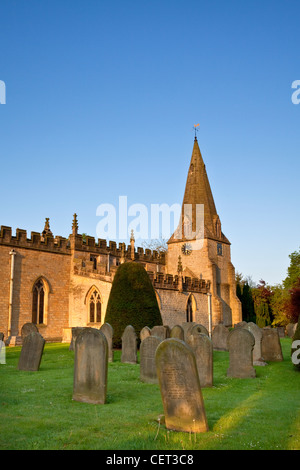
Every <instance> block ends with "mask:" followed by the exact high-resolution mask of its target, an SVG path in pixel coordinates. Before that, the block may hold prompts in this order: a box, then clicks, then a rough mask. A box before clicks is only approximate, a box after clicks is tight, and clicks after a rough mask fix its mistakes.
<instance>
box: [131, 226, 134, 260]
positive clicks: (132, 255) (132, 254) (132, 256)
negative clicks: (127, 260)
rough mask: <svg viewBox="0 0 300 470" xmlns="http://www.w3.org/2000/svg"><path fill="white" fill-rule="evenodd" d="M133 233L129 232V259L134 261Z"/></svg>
mask: <svg viewBox="0 0 300 470" xmlns="http://www.w3.org/2000/svg"><path fill="white" fill-rule="evenodd" d="M134 242H135V239H134V232H133V230H131V236H130V246H131V259H132V260H134Z"/></svg>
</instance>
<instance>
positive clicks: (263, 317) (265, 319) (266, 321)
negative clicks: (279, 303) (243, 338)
mask: <svg viewBox="0 0 300 470" xmlns="http://www.w3.org/2000/svg"><path fill="white" fill-rule="evenodd" d="M270 323H271V319H270V313H269V306H268V304H267V302H261V303H260V304H259V305H258V307H257V309H256V324H257V326H259V327H260V328H264V327H265V326H268V325H270Z"/></svg>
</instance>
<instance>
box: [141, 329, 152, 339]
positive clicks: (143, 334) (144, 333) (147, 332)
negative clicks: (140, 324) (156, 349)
mask: <svg viewBox="0 0 300 470" xmlns="http://www.w3.org/2000/svg"><path fill="white" fill-rule="evenodd" d="M148 336H151V330H150V328H149V326H144V328H142V329H141V331H140V340H141V341H144V339H145V338H148Z"/></svg>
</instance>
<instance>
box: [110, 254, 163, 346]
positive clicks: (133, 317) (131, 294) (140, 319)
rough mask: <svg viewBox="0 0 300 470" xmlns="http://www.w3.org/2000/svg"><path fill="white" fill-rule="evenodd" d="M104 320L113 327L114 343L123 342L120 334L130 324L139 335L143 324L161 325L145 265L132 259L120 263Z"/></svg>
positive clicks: (149, 325)
mask: <svg viewBox="0 0 300 470" xmlns="http://www.w3.org/2000/svg"><path fill="white" fill-rule="evenodd" d="M105 322H106V323H110V324H111V326H112V327H113V329H114V337H113V342H114V347H115V348H119V347H121V345H122V340H121V338H122V334H123V332H124V330H125V328H126V326H127V325H132V326H133V327H134V329H135V331H136V334H137V336H138V338H139V334H140V331H141V329H142V328H144V326H148V327H149V328H152V327H153V326H155V325H162V318H161V314H160V310H159V306H158V303H157V300H156V295H155V291H154V288H153V285H152V283H151V280H150V279H149V276H148V274H147V272H146V270H145V268H144V267H143V266H142V265H141V264H140V263H136V262H134V261H132V262H127V263H123V264H121V265H120V266H119V267H118V269H117V272H116V274H115V277H114V280H113V283H112V288H111V291H110V296H109V299H108V304H107V310H106V316H105Z"/></svg>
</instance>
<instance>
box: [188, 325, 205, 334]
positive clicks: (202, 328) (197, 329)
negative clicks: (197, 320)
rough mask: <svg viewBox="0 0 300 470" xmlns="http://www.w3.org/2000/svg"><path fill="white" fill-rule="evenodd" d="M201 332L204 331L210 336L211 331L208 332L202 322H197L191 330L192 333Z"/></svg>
mask: <svg viewBox="0 0 300 470" xmlns="http://www.w3.org/2000/svg"><path fill="white" fill-rule="evenodd" d="M199 333H202V334H204V335H206V336H209V333H208V331H207V329H206V328H205V326H203V325H200V324H196V325H194V326H193V328H192V329H191V330H190V335H194V334H199Z"/></svg>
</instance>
